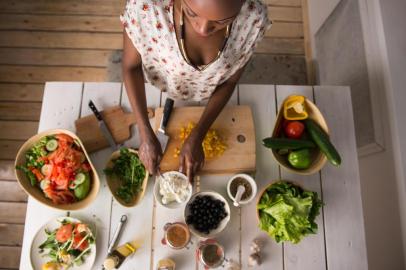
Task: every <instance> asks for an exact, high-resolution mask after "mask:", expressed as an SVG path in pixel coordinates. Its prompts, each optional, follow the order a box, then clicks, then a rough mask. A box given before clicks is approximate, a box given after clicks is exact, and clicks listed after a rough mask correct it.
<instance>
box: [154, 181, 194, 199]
mask: <svg viewBox="0 0 406 270" xmlns="http://www.w3.org/2000/svg"><path fill="white" fill-rule="evenodd" d="M159 180H160V183H159V194H161V195H162V203H163V204H168V203H171V202H174V201H176V202H178V203H183V202H184V201H186V199H187V197H188V195H189V193H190V190H189V183H188V181H187V179H184V178H181V177H179V176H178V175H176V174H169V175H166V176H165V177H164V178H162V177H161V178H160V179H159Z"/></svg>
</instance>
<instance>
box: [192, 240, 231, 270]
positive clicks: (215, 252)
mask: <svg viewBox="0 0 406 270" xmlns="http://www.w3.org/2000/svg"><path fill="white" fill-rule="evenodd" d="M196 256H197V257H198V259H199V261H200V263H201V264H202V265H203V266H204V268H205V269H213V268H218V267H224V265H223V263H224V262H227V259H226V257H225V252H224V247H223V246H222V245H220V244H219V243H218V242H217V241H216V240H215V239H207V240H205V241H200V242H199V244H198V246H197V249H196ZM213 256H214V257H215V258H213Z"/></svg>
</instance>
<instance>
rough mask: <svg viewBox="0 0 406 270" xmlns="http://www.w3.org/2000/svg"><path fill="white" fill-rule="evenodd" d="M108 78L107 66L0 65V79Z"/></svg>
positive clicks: (85, 79) (30, 80)
mask: <svg viewBox="0 0 406 270" xmlns="http://www.w3.org/2000/svg"><path fill="white" fill-rule="evenodd" d="M106 79H108V77H107V71H106V69H105V68H94V67H49V66H48V67H46V66H0V81H2V82H17V83H20V82H24V83H43V82H45V81H70V80H80V81H104V80H106Z"/></svg>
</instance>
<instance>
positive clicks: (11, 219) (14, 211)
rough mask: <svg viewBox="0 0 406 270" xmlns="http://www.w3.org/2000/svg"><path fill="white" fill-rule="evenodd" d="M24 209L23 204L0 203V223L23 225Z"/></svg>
mask: <svg viewBox="0 0 406 270" xmlns="http://www.w3.org/2000/svg"><path fill="white" fill-rule="evenodd" d="M26 209H27V204H26V203H25V202H0V223H11V224H23V223H24V220H25V212H26Z"/></svg>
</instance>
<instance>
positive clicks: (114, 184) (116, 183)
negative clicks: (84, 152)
mask: <svg viewBox="0 0 406 270" xmlns="http://www.w3.org/2000/svg"><path fill="white" fill-rule="evenodd" d="M129 151H130V152H131V153H134V154H137V155H138V152H137V151H135V150H133V149H129ZM119 156H120V150H118V151H115V152H113V154H111V157H110V159H109V161H108V162H107V164H106V168H112V167H113V159H117V158H118V157H119ZM148 179H149V174H148V172H147V171H146V173H145V178H144V180H143V181H142V185H141V191H140V192H138V193H137V195H136V196H134V197H133V198H132V200H131V202H125V201H124V200H123V199H121V198H120V197H118V196H117V190H118V188H119V187H120V186H121V181H120V180H119V179H117V177H116V176H114V175H113V176H110V175H107V176H106V182H107V185H108V187H109V189H110V191H111V194H112V195H113V197H114V199H116V201H117V202H118V203H119V204H121V205H122V206H125V207H133V206H136V205H137V204H139V203H140V201H141V200H142V198H144V194H145V191H146V190H147V184H148Z"/></svg>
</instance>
